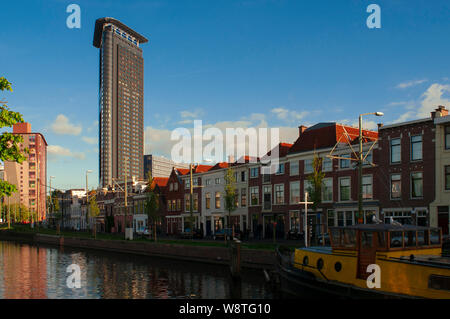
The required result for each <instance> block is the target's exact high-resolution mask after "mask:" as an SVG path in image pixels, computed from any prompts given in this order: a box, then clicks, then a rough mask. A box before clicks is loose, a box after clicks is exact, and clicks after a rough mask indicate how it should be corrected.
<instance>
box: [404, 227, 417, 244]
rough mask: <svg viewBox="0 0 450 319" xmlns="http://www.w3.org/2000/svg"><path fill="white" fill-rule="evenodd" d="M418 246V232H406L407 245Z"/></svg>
mask: <svg viewBox="0 0 450 319" xmlns="http://www.w3.org/2000/svg"><path fill="white" fill-rule="evenodd" d="M413 246H416V232H415V231H408V232H406V233H405V247H413Z"/></svg>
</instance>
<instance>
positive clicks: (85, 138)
mask: <svg viewBox="0 0 450 319" xmlns="http://www.w3.org/2000/svg"><path fill="white" fill-rule="evenodd" d="M81 139H82V140H83V141H84V142H86V143H88V144H92V145H95V144H97V143H98V140H97V138H96V137H88V136H83V137H81Z"/></svg>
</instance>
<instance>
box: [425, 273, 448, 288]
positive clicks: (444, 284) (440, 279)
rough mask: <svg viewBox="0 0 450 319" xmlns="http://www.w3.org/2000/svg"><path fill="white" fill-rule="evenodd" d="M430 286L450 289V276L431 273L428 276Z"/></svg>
mask: <svg viewBox="0 0 450 319" xmlns="http://www.w3.org/2000/svg"><path fill="white" fill-rule="evenodd" d="M428 288H432V289H438V290H447V291H450V277H447V276H439V275H430V277H429V278H428Z"/></svg>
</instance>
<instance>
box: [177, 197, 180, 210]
mask: <svg viewBox="0 0 450 319" xmlns="http://www.w3.org/2000/svg"><path fill="white" fill-rule="evenodd" d="M177 210H178V211H180V210H181V199H177Z"/></svg>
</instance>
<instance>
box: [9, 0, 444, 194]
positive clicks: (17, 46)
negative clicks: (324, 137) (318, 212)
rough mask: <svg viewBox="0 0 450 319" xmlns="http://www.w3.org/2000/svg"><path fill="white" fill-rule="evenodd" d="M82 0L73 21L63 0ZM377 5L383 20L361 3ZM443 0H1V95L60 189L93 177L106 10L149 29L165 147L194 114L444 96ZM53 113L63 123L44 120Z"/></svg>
mask: <svg viewBox="0 0 450 319" xmlns="http://www.w3.org/2000/svg"><path fill="white" fill-rule="evenodd" d="M71 3H76V4H79V5H80V7H81V29H69V28H67V26H66V18H67V16H68V15H69V14H68V13H66V7H67V6H68V5H69V4H71ZM371 3H376V4H378V5H379V6H380V7H381V24H382V27H381V29H368V28H367V26H366V19H367V17H368V16H369V13H367V12H366V8H367V6H368V5H369V4H371ZM449 12H450V2H449V1H445V0H433V1H425V0H415V1H406V0H389V1H384V0H383V1H381V0H372V1H365V0H342V1H323V0H322V1H320V0H316V1H313V0H308V1H303V0H291V1H290V0H284V1H283V0H246V1H244V0H241V1H237V0H236V1H233V0H195V1H188V0H184V1H181V0H180V1H176V0H170V1H168V0H167V1H165V0H159V1H103V0H102V1H100V0H93V1H92V0H91V1H81V0H78V1H75V0H71V1H60V0H48V1H26V2H18V1H8V2H5V3H2V8H1V11H0V21H2V22H1V23H2V27H1V28H0V38H1V41H0V52H1V53H0V70H1V71H0V76H5V77H7V78H8V80H9V81H11V82H12V83H13V89H14V92H13V93H4V94H1V96H0V97H1V98H5V99H6V100H7V101H8V102H9V105H10V107H12V108H13V109H14V110H17V111H19V112H21V113H22V114H23V115H24V118H25V120H26V121H28V122H30V123H31V124H32V129H33V131H38V132H42V133H43V134H44V135H45V137H46V139H47V142H48V144H49V162H48V175H53V176H55V179H54V180H53V181H52V183H53V184H54V185H56V187H60V188H63V189H68V188H74V187H84V180H85V177H84V176H85V175H84V174H85V171H86V169H92V170H94V173H93V174H91V175H90V177H89V178H90V182H91V183H92V186H95V185H96V184H97V181H98V178H97V175H98V145H97V137H98V123H97V118H98V103H97V101H98V99H97V94H98V49H96V48H94V47H93V46H92V39H93V31H94V23H95V20H96V19H97V18H100V17H106V16H109V17H114V18H116V19H118V20H120V21H122V22H123V23H125V24H127V25H129V26H130V27H131V28H133V29H135V30H136V31H138V32H140V33H142V34H143V35H145V36H146V37H147V38H149V40H150V41H149V43H147V44H144V45H142V48H143V50H144V61H145V73H144V76H145V80H144V82H145V88H144V94H145V99H144V105H145V120H144V123H145V128H146V135H145V143H146V146H145V148H146V153H150V152H152V153H154V154H157V155H165V156H170V143H169V142H170V132H171V131H172V130H173V129H174V128H177V127H180V126H181V127H187V128H191V127H192V124H191V122H192V120H193V119H201V120H203V123H204V125H210V126H215V127H219V128H225V127H233V126H237V127H239V126H240V127H242V126H247V127H249V126H270V127H280V128H282V134H281V135H282V138H283V141H286V142H292V141H293V140H294V139H295V137H296V134H297V127H298V126H299V125H301V124H305V125H311V124H314V123H316V122H320V121H339V122H343V123H347V124H354V123H356V121H357V116H358V114H359V113H363V112H372V111H383V112H384V113H385V116H384V117H383V118H382V119H379V118H372V119H371V118H367V123H366V125H367V127H368V128H374V127H375V126H376V125H375V124H376V122H379V121H382V122H384V123H391V122H394V121H402V120H412V119H415V118H420V117H425V116H427V114H428V112H429V111H430V110H431V109H432V108H433V107H434V106H437V105H438V104H444V105H447V106H450V103H449V98H450V97H449V93H450V81H449V78H450V74H449V70H450V59H449V52H450V41H449V38H448V35H449V34H450V32H449V31H450V20H449V19H448V14H449ZM57 117H58V119H59V121H58V122H59V123H62V124H63V125H59V126H54V123H55V120H56V118H57Z"/></svg>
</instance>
